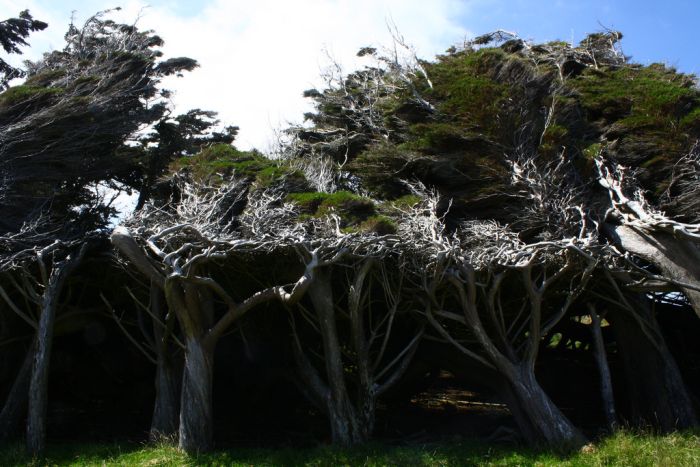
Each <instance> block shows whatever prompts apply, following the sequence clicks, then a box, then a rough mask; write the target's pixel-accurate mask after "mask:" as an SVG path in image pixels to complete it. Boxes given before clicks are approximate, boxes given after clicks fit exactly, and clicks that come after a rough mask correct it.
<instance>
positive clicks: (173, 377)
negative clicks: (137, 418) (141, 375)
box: [149, 353, 182, 441]
mask: <svg viewBox="0 0 700 467" xmlns="http://www.w3.org/2000/svg"><path fill="white" fill-rule="evenodd" d="M173 360H174V359H173V358H172V357H171V356H170V355H167V354H165V353H161V354H159V355H158V361H157V364H156V365H157V366H156V380H155V386H156V400H155V404H154V409H153V418H152V420H151V430H150V433H149V438H150V439H151V441H160V440H163V439H168V440H174V439H175V436H176V435H177V429H178V423H177V422H178V409H179V404H178V395H179V394H178V389H179V381H178V380H179V378H180V376H181V375H182V373H181V372H178V371H177V363H176V362H174V361H173ZM180 368H182V366H180Z"/></svg>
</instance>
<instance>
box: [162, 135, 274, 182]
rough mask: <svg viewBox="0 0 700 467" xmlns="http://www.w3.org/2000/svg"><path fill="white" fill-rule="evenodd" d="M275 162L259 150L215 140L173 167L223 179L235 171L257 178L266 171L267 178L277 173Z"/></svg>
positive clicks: (201, 176) (202, 178)
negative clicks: (244, 149)
mask: <svg viewBox="0 0 700 467" xmlns="http://www.w3.org/2000/svg"><path fill="white" fill-rule="evenodd" d="M275 169H276V167H275V162H274V161H272V160H271V159H268V158H267V157H265V156H263V155H262V154H261V153H259V152H257V151H254V150H253V151H240V150H238V149H236V148H235V147H233V146H231V145H230V144H214V145H211V146H209V147H206V148H204V149H202V151H201V152H199V153H198V154H195V155H194V156H184V157H181V158H179V159H176V160H175V161H173V162H172V164H171V165H170V170H171V171H178V170H186V171H187V172H189V173H190V174H191V176H192V177H193V179H195V180H199V181H205V180H216V181H221V180H222V179H224V178H226V177H230V176H231V175H232V174H235V176H238V177H245V178H250V179H255V177H256V176H258V174H260V173H262V172H263V171H265V174H264V175H263V179H267V180H268V182H269V176H271V175H273V174H275V173H276V172H275Z"/></svg>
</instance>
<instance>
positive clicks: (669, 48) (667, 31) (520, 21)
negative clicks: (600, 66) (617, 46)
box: [460, 0, 700, 73]
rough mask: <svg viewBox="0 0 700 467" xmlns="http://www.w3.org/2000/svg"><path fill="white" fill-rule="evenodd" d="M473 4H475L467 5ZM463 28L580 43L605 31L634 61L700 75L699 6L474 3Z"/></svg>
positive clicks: (692, 1)
mask: <svg viewBox="0 0 700 467" xmlns="http://www.w3.org/2000/svg"><path fill="white" fill-rule="evenodd" d="M465 3H470V2H465ZM473 3H474V5H475V6H474V8H473V9H471V10H470V11H467V12H466V14H465V15H463V16H462V17H461V18H460V22H461V23H462V24H463V25H464V26H465V27H466V28H467V29H469V30H471V31H474V32H488V31H490V30H494V29H498V28H502V29H506V30H510V31H516V32H518V34H520V35H521V36H522V37H526V38H532V39H535V40H537V41H546V40H553V39H561V40H567V41H569V40H571V36H572V33H573V37H574V40H575V42H579V41H580V40H581V39H582V38H583V36H584V35H585V34H586V33H588V32H595V31H597V30H600V29H601V25H603V26H605V27H607V28H611V29H616V30H619V31H622V33H623V35H624V39H623V42H622V46H623V50H624V51H625V53H626V54H627V55H631V56H632V58H633V60H634V61H636V62H639V63H643V64H647V63H653V62H662V63H666V64H669V65H672V66H676V67H677V68H678V69H679V70H681V71H684V72H687V73H700V48H699V47H698V37H697V32H698V28H700V1H698V0H664V1H653V0H637V1H634V0H618V1H610V0H591V1H571V0H569V1H566V0H559V1H532V0H515V1H506V0H490V1H477V2H473Z"/></svg>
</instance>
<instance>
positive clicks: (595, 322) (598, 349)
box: [589, 305, 617, 431]
mask: <svg viewBox="0 0 700 467" xmlns="http://www.w3.org/2000/svg"><path fill="white" fill-rule="evenodd" d="M589 313H590V315H591V321H592V328H591V331H592V333H593V348H594V349H595V360H596V364H597V366H598V372H599V373H600V395H601V398H602V399H603V409H604V411H605V421H606V422H607V424H608V429H609V430H610V431H612V430H614V429H615V427H616V425H617V414H616V413H615V399H614V397H613V387H612V378H611V377H610V367H609V366H608V357H607V354H606V352H605V341H604V340H603V330H602V328H601V319H600V316H599V315H598V313H597V312H596V310H595V308H594V307H593V305H589Z"/></svg>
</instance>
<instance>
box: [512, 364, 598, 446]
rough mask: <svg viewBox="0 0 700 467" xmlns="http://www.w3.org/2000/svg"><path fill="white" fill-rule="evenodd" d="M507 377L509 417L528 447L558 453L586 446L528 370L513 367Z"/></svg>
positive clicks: (524, 367)
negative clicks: (558, 450) (548, 449)
mask: <svg viewBox="0 0 700 467" xmlns="http://www.w3.org/2000/svg"><path fill="white" fill-rule="evenodd" d="M506 377H507V379H508V380H509V383H510V388H511V392H512V398H510V399H512V400H510V401H509V405H510V406H511V407H510V408H511V413H512V414H513V416H514V417H515V419H516V422H517V423H518V426H519V427H520V429H521V430H522V431H523V436H524V437H525V438H526V439H527V441H528V442H529V443H531V444H534V445H541V446H549V447H553V448H555V449H561V450H568V449H574V448H578V447H580V446H582V445H583V444H585V442H586V439H585V437H584V436H583V435H582V434H581V432H579V431H578V429H576V427H575V426H574V425H573V424H572V423H571V422H570V421H569V419H568V418H567V417H566V416H565V415H564V414H563V413H562V412H561V410H559V408H558V407H557V406H556V405H554V403H553V402H552V400H551V399H550V398H549V396H547V394H546V393H545V392H544V390H543V389H542V387H541V386H540V385H539V383H538V382H537V380H536V379H535V374H534V373H533V371H532V370H531V369H530V368H529V367H528V366H526V365H522V366H518V367H515V371H514V372H513V373H512V374H511V375H506ZM513 404H515V407H513Z"/></svg>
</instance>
